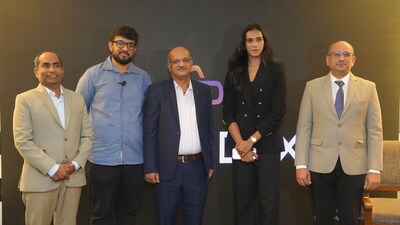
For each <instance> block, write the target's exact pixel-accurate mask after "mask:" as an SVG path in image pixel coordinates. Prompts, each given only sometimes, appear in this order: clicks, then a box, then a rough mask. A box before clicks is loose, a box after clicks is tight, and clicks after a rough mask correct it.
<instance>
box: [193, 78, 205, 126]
mask: <svg viewBox="0 0 400 225" xmlns="http://www.w3.org/2000/svg"><path fill="white" fill-rule="evenodd" d="M191 82H192V87H193V95H194V105H195V107H196V118H197V124H202V123H201V121H200V115H203V113H202V112H201V110H202V107H201V105H202V104H201V97H202V95H201V94H200V91H199V88H198V86H197V83H196V82H193V80H192V81H191Z"/></svg>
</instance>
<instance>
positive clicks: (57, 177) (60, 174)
mask: <svg viewBox="0 0 400 225" xmlns="http://www.w3.org/2000/svg"><path fill="white" fill-rule="evenodd" d="M51 179H53V180H54V181H62V180H68V179H69V174H68V172H67V171H66V166H65V164H61V165H60V167H58V170H57V172H56V173H55V174H54V175H53V176H52V177H51Z"/></svg>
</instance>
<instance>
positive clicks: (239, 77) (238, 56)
mask: <svg viewBox="0 0 400 225" xmlns="http://www.w3.org/2000/svg"><path fill="white" fill-rule="evenodd" d="M252 30H258V31H260V32H261V33H262V37H263V39H264V48H263V51H262V52H261V62H262V63H263V64H264V66H265V67H266V68H267V69H268V67H269V63H270V62H272V61H274V52H273V50H272V47H271V42H270V40H269V38H268V36H267V33H266V32H265V31H264V30H263V29H262V28H261V27H260V25H258V24H257V23H253V24H249V25H247V26H246V27H245V28H244V30H243V31H242V34H241V39H240V42H239V43H238V45H237V47H236V50H235V52H234V53H233V55H232V56H231V57H230V58H229V67H228V73H227V77H226V80H225V82H228V84H229V85H230V86H231V87H233V88H234V89H236V90H240V89H241V86H242V83H243V80H244V79H245V72H246V70H247V68H248V59H249V57H248V53H247V50H246V34H247V32H249V31H252Z"/></svg>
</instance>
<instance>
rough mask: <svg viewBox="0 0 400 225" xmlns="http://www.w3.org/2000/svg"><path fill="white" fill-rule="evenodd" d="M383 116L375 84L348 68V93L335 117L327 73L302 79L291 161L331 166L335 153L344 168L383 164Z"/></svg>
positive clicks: (319, 168)
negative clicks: (294, 152)
mask: <svg viewBox="0 0 400 225" xmlns="http://www.w3.org/2000/svg"><path fill="white" fill-rule="evenodd" d="M382 139H383V138H382V119H381V108H380V105H379V99H378V94H377V91H376V87H375V84H374V83H373V82H371V81H367V80H365V79H362V78H360V77H357V76H355V75H353V74H350V79H349V88H348V94H347V98H346V102H345V106H344V109H343V113H342V117H341V118H340V119H339V118H338V116H337V114H336V110H335V105H334V102H333V97H332V87H331V80H330V75H329V74H328V75H327V76H324V77H320V78H316V79H314V80H312V81H309V82H308V83H307V85H306V88H305V91H304V94H303V99H302V101H301V106H300V112H299V119H298V123H297V132H296V157H295V164H296V165H307V167H308V169H309V170H310V171H314V172H318V173H329V172H332V171H333V169H334V167H335V164H336V162H337V159H338V157H340V161H341V164H342V167H343V170H344V172H345V173H346V174H349V175H357V174H365V173H366V172H367V171H368V170H369V169H375V170H382V148H383V143H382V141H383V140H382Z"/></svg>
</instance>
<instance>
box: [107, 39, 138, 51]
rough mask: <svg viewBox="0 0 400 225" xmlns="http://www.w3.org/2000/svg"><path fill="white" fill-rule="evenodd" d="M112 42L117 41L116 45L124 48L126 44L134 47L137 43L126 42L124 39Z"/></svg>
mask: <svg viewBox="0 0 400 225" xmlns="http://www.w3.org/2000/svg"><path fill="white" fill-rule="evenodd" d="M112 43H115V45H116V46H117V47H118V48H124V47H125V45H126V46H128V49H134V48H135V47H136V43H135V42H125V41H122V40H117V41H112Z"/></svg>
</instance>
